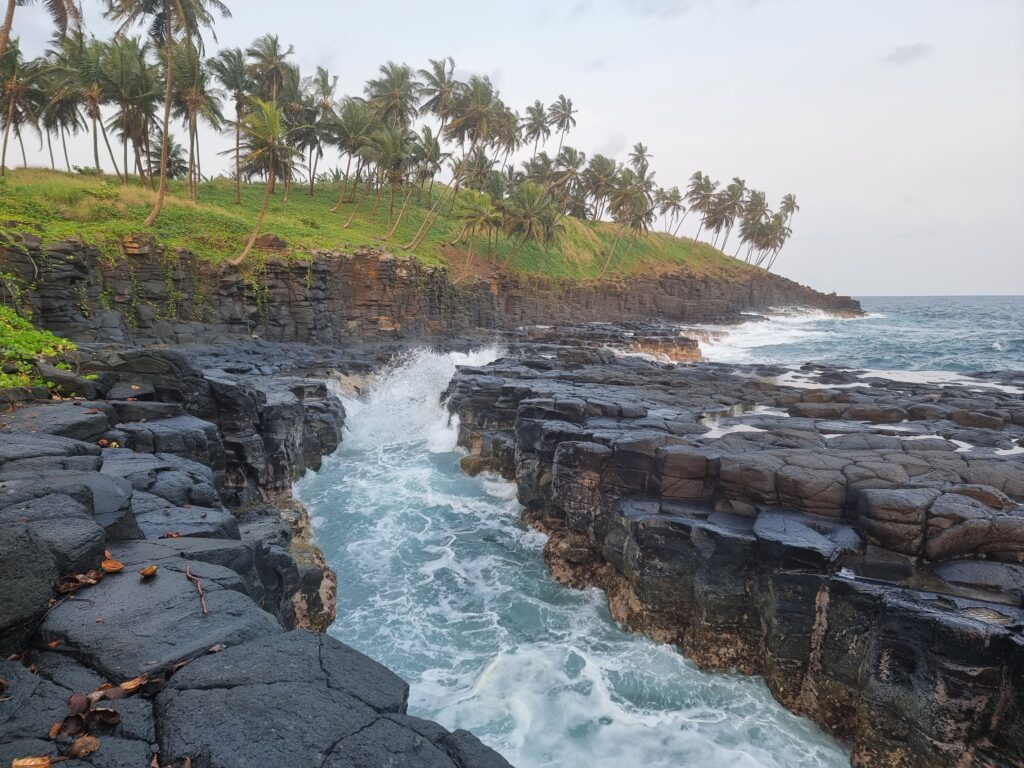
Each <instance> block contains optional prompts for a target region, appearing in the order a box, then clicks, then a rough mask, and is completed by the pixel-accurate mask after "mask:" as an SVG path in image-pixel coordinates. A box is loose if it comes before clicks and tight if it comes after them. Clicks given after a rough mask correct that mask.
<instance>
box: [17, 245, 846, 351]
mask: <svg viewBox="0 0 1024 768" xmlns="http://www.w3.org/2000/svg"><path fill="white" fill-rule="evenodd" d="M125 251H126V253H127V254H128V255H124V256H121V257H119V258H117V259H113V260H111V259H108V258H105V257H103V256H102V255H101V253H100V251H99V250H98V249H96V248H94V247H91V246H88V245H85V244H81V243H76V242H64V243H55V244H45V245H44V244H43V243H42V242H41V241H40V240H39V239H38V238H36V237H34V236H31V235H19V236H17V237H16V238H14V239H13V240H12V241H10V242H8V243H6V244H0V273H4V274H7V275H10V276H12V277H13V279H14V281H15V282H16V284H17V286H19V287H18V289H17V291H18V296H14V295H13V294H14V290H12V289H8V290H7V291H5V293H6V294H7V295H6V296H2V297H0V301H4V302H5V303H19V302H20V303H22V304H23V305H25V306H26V307H28V308H30V309H31V310H32V316H33V318H34V320H35V322H37V323H38V324H40V325H42V326H43V327H46V328H48V329H50V330H52V331H54V332H55V333H58V334H60V335H64V336H66V337H68V338H72V339H75V340H79V341H83V340H89V341H127V340H129V339H136V340H141V341H161V342H166V343H179V344H183V343H191V342H212V341H224V340H226V339H228V338H230V337H233V336H234V337H237V336H240V335H244V336H250V335H253V334H255V335H257V336H259V337H260V338H263V339H266V340H270V341H282V342H302V343H309V344H333V343H338V342H342V341H344V340H351V339H393V338H406V339H427V338H431V337H440V336H444V335H448V334H452V333H458V332H462V331H469V330H472V329H477V328H484V329H509V328H516V327H519V326H524V325H535V324H543V325H562V324H566V323H579V322H590V321H599V322H609V321H625V320H630V321H649V320H661V321H670V322H687V323H702V322H712V321H728V320H731V319H734V318H735V317H736V316H737V315H738V314H739V313H741V312H757V311H763V310H767V309H769V308H771V307H776V306H807V307H814V308H818V309H821V310H825V311H828V312H835V313H840V314H858V313H860V305H859V304H858V303H857V302H856V301H855V300H853V299H850V298H848V297H845V296H837V295H834V294H832V295H826V294H822V293H819V292H817V291H814V290H813V289H811V288H807V287H806V286H802V285H799V284H797V283H795V282H793V281H791V280H787V279H786V278H783V277H780V276H778V275H773V274H770V273H767V272H764V271H762V270H754V269H751V270H749V272H746V273H744V274H743V276H742V277H741V278H730V279H728V280H726V279H717V278H713V277H709V276H707V275H696V274H688V273H686V272H676V273H670V274H663V275H650V276H642V275H641V276H635V277H628V278H620V279H615V280H606V281H572V280H559V279H553V278H541V277H530V276H523V275H515V274H500V275H496V276H494V277H492V278H488V279H480V278H478V279H472V280H467V281H464V282H455V281H453V279H452V276H451V274H450V273H449V271H448V270H447V269H445V268H442V267H432V266H424V265H423V264H421V263H419V262H417V261H416V260H415V259H413V258H398V257H395V256H392V255H390V254H388V253H386V252H383V251H374V250H370V251H360V252H357V253H352V254H341V253H316V254H311V255H310V258H309V259H308V260H306V261H303V260H299V259H296V258H290V259H285V258H281V257H274V256H272V255H271V256H269V257H267V258H264V259H262V260H260V261H259V262H258V263H257V264H256V265H254V266H250V267H249V268H247V270H246V271H243V272H240V271H239V270H238V269H236V268H233V267H229V266H223V265H214V264H211V263H210V262H206V261H203V260H201V259H198V258H196V257H194V256H192V255H191V254H189V253H187V252H176V253H171V252H167V251H164V250H162V249H160V248H158V247H156V246H149V245H145V244H142V243H138V242H134V241H133V242H129V243H127V244H126V246H125Z"/></svg>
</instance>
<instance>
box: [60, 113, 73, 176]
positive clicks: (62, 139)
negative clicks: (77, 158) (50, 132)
mask: <svg viewBox="0 0 1024 768" xmlns="http://www.w3.org/2000/svg"><path fill="white" fill-rule="evenodd" d="M60 143H61V145H62V146H63V147H64V164H65V165H67V167H68V173H71V158H70V157H68V137H67V135H66V134H65V132H64V126H63V125H62V126H61V127H60Z"/></svg>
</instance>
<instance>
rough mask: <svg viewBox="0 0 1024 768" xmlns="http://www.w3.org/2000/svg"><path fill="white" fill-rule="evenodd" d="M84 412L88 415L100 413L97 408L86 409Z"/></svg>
mask: <svg viewBox="0 0 1024 768" xmlns="http://www.w3.org/2000/svg"><path fill="white" fill-rule="evenodd" d="M85 412H86V413H89V414H92V413H99V412H100V409H99V408H88V409H87V410H86V411H85Z"/></svg>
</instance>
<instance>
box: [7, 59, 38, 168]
mask: <svg viewBox="0 0 1024 768" xmlns="http://www.w3.org/2000/svg"><path fill="white" fill-rule="evenodd" d="M44 103H45V93H44V91H43V80H42V66H41V62H40V61H38V60H35V61H28V62H26V61H25V60H24V59H23V58H22V55H21V50H20V49H19V47H18V41H17V40H14V41H12V42H11V44H10V45H8V47H7V52H6V53H5V54H4V56H3V57H2V58H0V105H2V106H3V111H2V113H0V115H2V119H3V127H4V137H3V146H2V148H0V176H3V175H4V174H5V173H6V165H7V142H8V140H9V139H10V136H11V131H12V130H13V131H14V134H15V136H17V138H18V142H19V143H20V144H21V159H22V164H23V165H27V164H28V162H27V159H26V157H25V144H24V141H23V139H22V133H23V131H24V129H25V128H26V127H32V128H35V130H37V131H38V130H39V114H40V112H41V111H42V108H43V104H44Z"/></svg>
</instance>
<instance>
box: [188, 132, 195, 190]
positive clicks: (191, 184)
mask: <svg viewBox="0 0 1024 768" xmlns="http://www.w3.org/2000/svg"><path fill="white" fill-rule="evenodd" d="M195 146H196V140H195V134H194V133H193V132H192V117H191V115H190V116H189V119H188V199H189V200H191V201H192V202H195V199H196V197H195Z"/></svg>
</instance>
